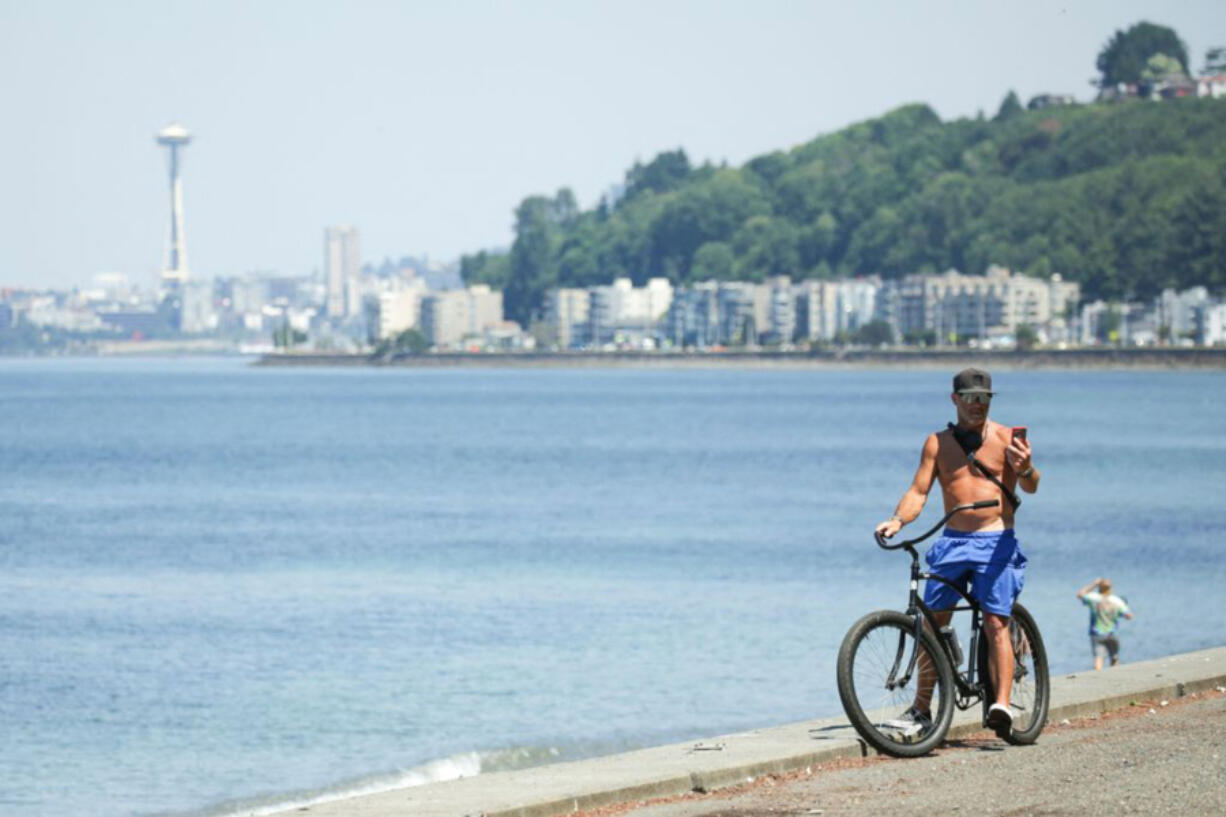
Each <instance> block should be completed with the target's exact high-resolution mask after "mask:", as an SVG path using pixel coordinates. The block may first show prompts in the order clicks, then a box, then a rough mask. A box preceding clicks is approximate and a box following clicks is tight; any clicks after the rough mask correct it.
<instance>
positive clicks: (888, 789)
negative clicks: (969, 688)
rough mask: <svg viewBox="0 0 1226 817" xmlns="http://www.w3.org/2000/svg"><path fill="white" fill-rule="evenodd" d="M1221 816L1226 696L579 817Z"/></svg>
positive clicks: (1147, 706) (1154, 704)
mask: <svg viewBox="0 0 1226 817" xmlns="http://www.w3.org/2000/svg"><path fill="white" fill-rule="evenodd" d="M883 814H885V815H890V817H896V816H900V815H925V817H936V815H948V814H958V815H1070V817H1071V816H1072V815H1076V817H1089V816H1090V815H1104V816H1106V815H1110V817H1117V815H1124V814H1190V815H1209V814H1214V815H1216V814H1226V695H1224V694H1222V693H1221V692H1210V693H1207V694H1203V695H1199V696H1189V697H1188V698H1184V699H1181V700H1177V701H1171V702H1170V703H1169V705H1163V702H1161V701H1143V702H1138V705H1136V706H1132V707H1129V708H1127V709H1123V710H1117V711H1115V712H1111V713H1107V714H1106V715H1103V716H1100V717H1097V718H1087V719H1084V720H1078V721H1074V722H1072V723H1069V722H1067V721H1066V722H1064V723H1063V724H1053V725H1050V726H1049V727H1048V729H1047V730H1046V731H1044V733H1043V736H1042V737H1041V738H1040V740H1039V742H1038V744H1036V745H1034V746H1025V747H1014V746H1007V745H1006V744H1004V743H1003V742H1001V741H999V740H997V739H996V738H995V737H994V736H991V735H990V734H989V733H986V732H985V733H982V734H981V735H976V736H972V737H971V738H968V739H965V740H960V741H956V742H954V743H951V744H949V745H947V746H945V747H944V748H942V749H941V750H940V751H939V752H937V753H934V754H932V755H930V756H928V757H925V758H921V759H918V760H893V759H887V758H872V759H868V760H859V761H846V762H842V763H833V764H829V765H825V766H822V767H819V768H817V769H814V770H812V771H811V772H809V773H797V774H793V775H787V776H783V777H772V778H767V779H764V780H759V781H756V782H755V783H753V784H750V785H747V786H743V787H740V788H739V789H738V790H735V791H733V792H731V793H728V792H718V793H715V794H711V795H692V796H688V797H684V798H677V799H673V800H670V801H660V802H653V803H648V804H640V805H638V806H623V807H613V808H609V809H600V810H597V811H591V812H585V813H584V815H582V817H615V816H617V817H621V815H624V817H783V815H804V816H805V817H815V816H816V815H820V816H821V817H844V815H866V816H867V815H873V817H879V815H883Z"/></svg>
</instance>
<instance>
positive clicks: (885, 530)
mask: <svg viewBox="0 0 1226 817" xmlns="http://www.w3.org/2000/svg"><path fill="white" fill-rule="evenodd" d="M900 530H902V520H901V519H899V518H898V517H897V516H891V517H890V518H889V519H887V520H885V521H884V522H882V523H881V524H880V525H878V526H877V533H880V534H881V535H882V536H884V537H885V538H886V539H889V538H890V537H892V536H893V535H894V534H896V533H898V532H899V531H900Z"/></svg>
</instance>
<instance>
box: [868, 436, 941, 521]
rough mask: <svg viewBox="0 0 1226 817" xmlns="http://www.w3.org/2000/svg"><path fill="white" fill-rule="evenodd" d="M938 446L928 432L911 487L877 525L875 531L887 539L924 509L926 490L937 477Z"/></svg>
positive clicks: (935, 437)
mask: <svg viewBox="0 0 1226 817" xmlns="http://www.w3.org/2000/svg"><path fill="white" fill-rule="evenodd" d="M939 448H940V443H939V442H937V435H935V434H929V435H928V439H926V440H924V449H923V450H922V451H921V452H920V462H919V467H918V468H916V469H915V476H914V477H913V478H912V479H911V487H910V488H908V489H907V491H906V493H904V494H903V495H902V499H900V500H898V505H897V507H895V508H894V515H893V516H891V517H890V518H889V519H887V520H885V521H884V522H882V523H881V524H880V525H878V526H877V532H878V533H880V534H882V535H883V536H885V537H886V538H887V539H888V538H890V537H891V536H893V535H894V534H896V533H898V532H899V531H900V530H902V526H903V525H905V524H907V523H908V522H913V521H915V518H916V517H917V516H919V515H920V512H921V511H923V510H924V503H925V502H927V501H928V492H929V491H931V490H932V483H933V481H934V480H936V477H937V450H938V449H939Z"/></svg>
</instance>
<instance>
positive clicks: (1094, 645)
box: [1090, 635, 1107, 672]
mask: <svg viewBox="0 0 1226 817" xmlns="http://www.w3.org/2000/svg"><path fill="white" fill-rule="evenodd" d="M1090 649H1091V650H1093V651H1094V671H1095V672H1099V671H1100V670H1101V669H1102V668H1103V659H1104V658H1105V657H1106V656H1107V647H1106V645H1104V644H1103V642H1102V639H1101V638H1100V637H1099V636H1097V635H1091V636H1090Z"/></svg>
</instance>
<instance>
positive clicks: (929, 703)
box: [838, 610, 954, 757]
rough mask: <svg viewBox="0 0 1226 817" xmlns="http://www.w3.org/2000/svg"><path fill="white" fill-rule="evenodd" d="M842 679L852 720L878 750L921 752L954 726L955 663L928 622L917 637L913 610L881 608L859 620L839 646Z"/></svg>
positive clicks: (841, 689)
mask: <svg viewBox="0 0 1226 817" xmlns="http://www.w3.org/2000/svg"><path fill="white" fill-rule="evenodd" d="M838 682H839V698H841V699H842V701H843V709H844V710H845V711H846V712H847V717H848V718H849V719H850V720H851V723H852V726H854V727H855V728H856V731H857V732H858V733H859V734H860V737H862V738H864V740H865V741H866V742H867V743H868V744H869V745H870V746H872V747H873V748H874V749H876V750H877V751H879V752H884V753H885V754H888V755H894V756H895V757H919V756H920V755H925V754H928V753H929V752H931V751H932V750H933V749H935V748H936V747H937V746H938V745H939V744H940V743H941V741H942V740H944V739H945V734H946V733H947V732H948V731H949V724H950V722H951V721H952V719H953V716H954V688H953V683H954V681H953V668H952V667H951V666H950V663H949V659H948V658H946V656H945V653H944V651H943V650H942V649H941V647H940V645H939V644H938V643H937V640H936V638H935V637H934V636H933V635H932V633H931V632H930V631H929V629H928V628H927V627H924V628H922V630H921V632H920V638H919V641H918V642H917V641H916V638H915V621H914V619H912V618H910V617H909V616H906V615H904V614H902V613H899V612H896V611H894V610H879V611H877V612H875V613H869V614H868V615H867V616H865V617H864V618H862V619H860V620H859V621H857V622H856V623H855V624H854V625H853V626H852V628H851V629H850V630H848V631H847V635H846V636H845V637H844V638H843V645H842V647H840V648H839V660H838ZM913 708H916V709H919V710H920V714H921V717H916V716H915V714H914V713H911V712H910V710H912V709H913ZM923 715H927V717H922V716H923Z"/></svg>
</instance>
